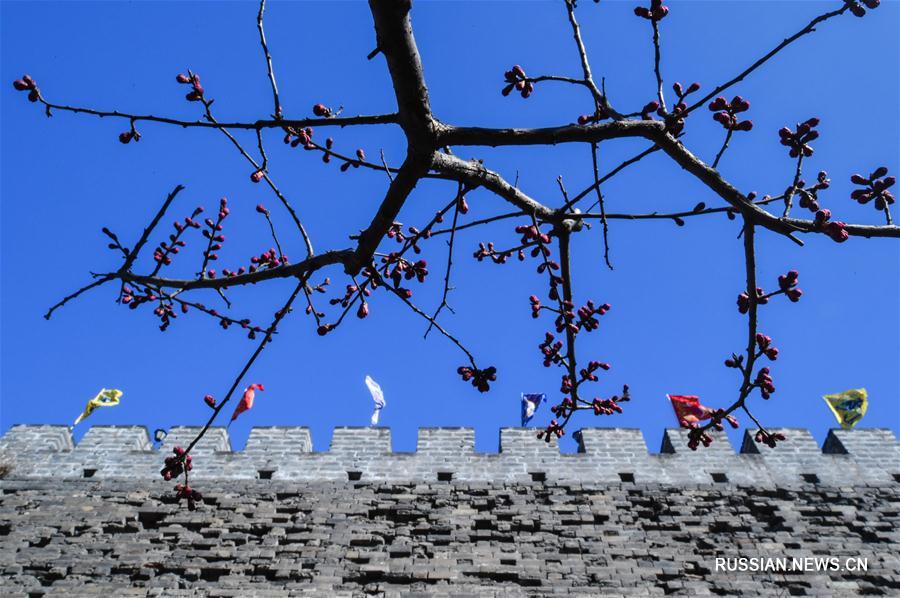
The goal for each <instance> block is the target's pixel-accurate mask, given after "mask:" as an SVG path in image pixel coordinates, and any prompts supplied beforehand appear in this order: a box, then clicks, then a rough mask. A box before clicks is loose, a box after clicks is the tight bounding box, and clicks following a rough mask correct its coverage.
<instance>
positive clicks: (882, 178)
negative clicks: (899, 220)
mask: <svg viewBox="0 0 900 598" xmlns="http://www.w3.org/2000/svg"><path fill="white" fill-rule="evenodd" d="M887 173H888V169H887V167H886V166H881V167H879V168H876V169H875V170H874V171H873V172H872V173H870V174H869V176H868V177H864V176H862V175H861V174H854V175H853V176H851V177H850V182H852V183H854V184H856V185H862V186H863V188H862V189H854V190H853V191H852V192H851V193H850V198H851V199H854V200H856V201H858V202H859V205H866V204H867V203H869V202H870V201H873V200H874V202H875V203H874V205H875V209H876V210H878V211H879V212H884V216H885V219H886V220H887V223H888V224H889V225H890V224H891V223H892V221H891V210H890V206H891V205H893V203H894V194H893V193H891V192H890V191H888V189H889V188H890V187H893V186H894V183H896V182H897V179H896V177H893V176H887Z"/></svg>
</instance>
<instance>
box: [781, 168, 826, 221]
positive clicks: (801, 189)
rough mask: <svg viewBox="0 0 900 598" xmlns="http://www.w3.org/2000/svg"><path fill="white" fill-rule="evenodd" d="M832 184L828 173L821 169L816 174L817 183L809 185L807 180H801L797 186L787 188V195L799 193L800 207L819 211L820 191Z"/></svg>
mask: <svg viewBox="0 0 900 598" xmlns="http://www.w3.org/2000/svg"><path fill="white" fill-rule="evenodd" d="M830 186H831V180H830V179H829V178H828V173H827V172H825V171H824V170H822V171H820V172H819V174H818V175H817V176H816V182H815V184H813V185H811V186H809V187H807V186H806V181H804V180H802V179H801V180H799V181H797V186H796V187H788V188H787V189H786V190H785V192H784V193H785V195H788V194H789V193H797V194H798V195H799V196H800V207H801V208H806V209H807V210H809V211H810V212H813V213H815V212H818V211H819V209H820V208H819V191H821V190H822V189H828V187H830Z"/></svg>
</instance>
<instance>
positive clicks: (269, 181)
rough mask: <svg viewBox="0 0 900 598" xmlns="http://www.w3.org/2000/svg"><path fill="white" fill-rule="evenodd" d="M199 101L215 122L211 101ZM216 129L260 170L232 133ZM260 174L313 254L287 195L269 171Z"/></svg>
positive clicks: (207, 114) (220, 128)
mask: <svg viewBox="0 0 900 598" xmlns="http://www.w3.org/2000/svg"><path fill="white" fill-rule="evenodd" d="M201 101H202V102H203V107H204V108H205V109H206V119H207V120H208V121H209V122H211V123H214V124H217V121H216V119H215V117H214V116H213V114H212V111H211V110H210V107H211V105H212V102H211V101H208V100H206V99H205V98H201ZM218 129H219V130H220V131H222V134H224V135H225V137H227V138H228V140H229V141H231V143H232V144H233V145H234V147H235V148H237V150H238V151H239V152H240V153H241V155H242V156H244V158H245V159H246V160H247V161H248V162H250V164H252V165H253V168H254V169H255V171H256V172H260V171H262V168H261V166H260V165H259V164H257V162H256V160H254V159H253V157H252V156H251V155H250V154H248V153H247V151H246V150H245V149H244V147H243V146H242V145H241V144H240V142H238V140H237V139H235V137H234V135H232V134H231V133H230V132H229V131H228V130H227V129H225V128H223V127H218ZM262 176H263V179H264V180H265V181H266V183H267V184H268V185H269V188H270V189H272V191H273V192H274V193H275V195H276V197H278V199H279V200H280V201H281V204H282V205H283V206H284V207H285V209H286V210H287V211H288V213H289V214H290V215H291V218H292V219H293V220H294V224H295V225H296V226H297V230H299V231H300V236H301V237H302V238H303V243H304V245H305V246H306V255H307V257H312V256H313V255H314V254H315V251H313V246H312V241H311V240H310V238H309V235H308V234H307V232H306V228H304V226H303V224H302V223H301V222H300V217H299V216H298V215H297V212H296V211H295V210H294V208H293V206H291V203H290V202H289V201H288V199H287V197H285V196H284V194H282V193H281V190H279V189H278V187H277V186H276V185H275V183H274V182H273V181H272V178H271V177H270V176H269V173H267V172H263V175H262Z"/></svg>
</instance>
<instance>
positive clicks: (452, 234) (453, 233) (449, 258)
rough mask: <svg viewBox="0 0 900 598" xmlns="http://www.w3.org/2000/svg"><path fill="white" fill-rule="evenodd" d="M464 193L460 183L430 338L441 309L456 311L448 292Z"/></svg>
mask: <svg viewBox="0 0 900 598" xmlns="http://www.w3.org/2000/svg"><path fill="white" fill-rule="evenodd" d="M462 194H463V184H462V183H460V184H459V190H458V191H457V194H456V201H455V202H454V205H455V209H454V210H453V225H452V226H451V227H450V240H449V241H447V270H446V272H445V274H444V293H443V295H441V303H440V305H438V306H437V309H436V310H434V315H433V316H431V322H430V323H429V324H428V329H427V330H426V331H425V335H424V337H423V338H428V333H429V332H431V329H432V327H433V326H434V322H435V320H437V317H438V314H440V313H441V310H442V309H443V308H444V307H446V308H447V309H449V310H450V313H455V312H454V311H453V308H452V307H450V306H449V305H448V304H447V294H448V293H449V292H450V269H451V268H452V267H453V240H454V239H455V238H456V222H457V220H458V219H459V199H460V197H462Z"/></svg>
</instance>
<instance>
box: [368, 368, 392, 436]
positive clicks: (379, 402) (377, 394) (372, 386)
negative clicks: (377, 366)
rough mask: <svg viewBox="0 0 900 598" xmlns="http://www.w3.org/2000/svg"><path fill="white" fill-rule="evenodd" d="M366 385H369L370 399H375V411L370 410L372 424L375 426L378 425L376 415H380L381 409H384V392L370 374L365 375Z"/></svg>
mask: <svg viewBox="0 0 900 598" xmlns="http://www.w3.org/2000/svg"><path fill="white" fill-rule="evenodd" d="M366 386H368V387H369V392H370V393H372V400H373V401H375V411H374V412H372V425H373V426H375V425H378V416H379V415H381V410H382V409H384V406H385V405H386V404H387V403H385V401H384V393H383V392H382V391H381V387H380V386H378V383H377V382H375V381H374V380H372V377H371V376H366Z"/></svg>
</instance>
